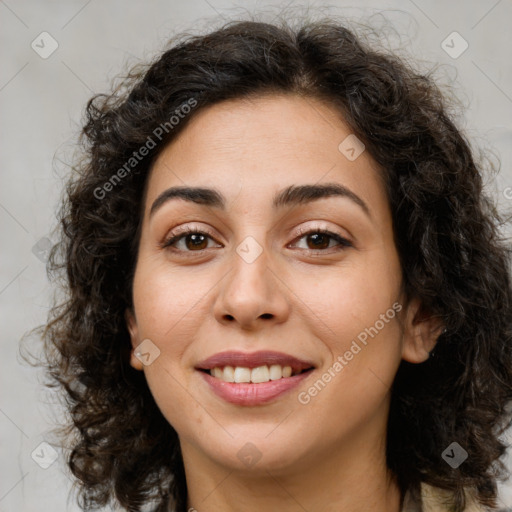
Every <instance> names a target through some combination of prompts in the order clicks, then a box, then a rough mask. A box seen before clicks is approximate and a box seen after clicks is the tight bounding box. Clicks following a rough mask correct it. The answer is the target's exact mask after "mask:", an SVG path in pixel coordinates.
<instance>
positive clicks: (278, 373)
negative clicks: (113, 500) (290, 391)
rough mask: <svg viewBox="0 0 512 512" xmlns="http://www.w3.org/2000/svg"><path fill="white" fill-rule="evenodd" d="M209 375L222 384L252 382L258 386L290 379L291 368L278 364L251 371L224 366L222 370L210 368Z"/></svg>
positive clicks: (241, 367) (259, 367)
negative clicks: (272, 381)
mask: <svg viewBox="0 0 512 512" xmlns="http://www.w3.org/2000/svg"><path fill="white" fill-rule="evenodd" d="M210 375H212V376H213V377H215V378H217V379H220V380H223V381H224V382H237V383H242V382H252V383H254V384H260V383H262V382H269V381H271V380H279V379H281V378H287V377H291V375H292V367H291V366H280V365H278V364H273V365H271V366H270V367H269V366H267V365H264V366H258V367H257V368H252V369H251V368H246V367H244V366H237V367H233V366H225V367H224V368H221V367H216V368H212V369H211V370H210Z"/></svg>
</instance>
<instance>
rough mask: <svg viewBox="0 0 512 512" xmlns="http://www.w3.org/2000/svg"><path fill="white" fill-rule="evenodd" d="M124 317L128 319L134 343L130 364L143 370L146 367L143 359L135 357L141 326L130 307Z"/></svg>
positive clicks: (132, 342) (127, 324)
mask: <svg viewBox="0 0 512 512" xmlns="http://www.w3.org/2000/svg"><path fill="white" fill-rule="evenodd" d="M124 318H125V320H126V327H127V328H128V332H129V333H130V341H131V344H132V350H131V353H130V365H131V366H132V367H133V368H135V369H136V370H142V369H143V368H144V365H143V364H142V361H140V359H138V358H137V357H135V348H136V347H137V346H138V345H139V344H140V338H139V328H138V326H137V320H136V318H135V314H134V312H133V311H132V310H131V309H130V308H126V310H125V312H124Z"/></svg>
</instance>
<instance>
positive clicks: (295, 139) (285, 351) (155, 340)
mask: <svg viewBox="0 0 512 512" xmlns="http://www.w3.org/2000/svg"><path fill="white" fill-rule="evenodd" d="M347 137H348V139H347ZM353 137H354V136H353V135H352V134H351V130H350V128H349V127H348V125H347V124H345V123H344V122H343V120H342V119H341V116H340V114H339V113H338V112H337V111H336V110H334V109H333V108H331V107H330V106H328V105H326V104H325V103H323V102H320V101H318V100H314V99H311V98H300V97H298V96H267V97H262V98H259V99H256V100H252V101H242V100H236V101H226V102H223V103H221V104H217V105H214V106H213V107H210V108H207V109H204V110H203V111H201V112H199V113H198V114H197V117H195V118H194V119H193V120H191V123H190V124H189V125H188V126H187V128H186V129H185V130H184V131H183V132H182V133H181V134H180V136H179V137H178V138H177V139H176V140H175V141H173V142H172V143H171V144H170V145H168V146H167V147H166V148H165V150H164V151H163V152H162V153H161V154H160V155H159V157H158V159H157V160H156V161H155V163H154V166H153V168H152V171H151V174H150V177H149V182H148V186H147V195H146V201H145V213H144V218H143V226H142V232H141V239H140V247H139V255H138V262H137V266H136V271H135V277H134V284H133V300H134V314H132V313H131V312H130V311H128V312H127V321H128V326H129V330H130V335H131V341H132V346H133V349H134V350H133V353H132V357H131V364H132V366H133V367H134V368H137V369H140V370H143V371H144V373H145V376H146V379H147V382H148V385H149V387H150V389H151V392H152V394H153V396H154V398H155V401H156V403H157V404H158V406H159V408H160V410H161V411H162V414H163V415H164V416H165V418H166V419H167V420H168V421H169V423H170V424H171V425H172V426H173V427H174V429H175V430H176V431H177V432H178V435H179V438H180V442H181V445H182V450H183V456H184V459H185V462H186V464H187V463H192V461H193V462H195V463H201V462H205V461H207V462H208V463H209V464H217V465H222V466H225V467H236V468H238V469H242V468H250V469H251V470H254V471H255V470H256V469H258V468H261V469H262V470H264V469H269V468H272V469H274V470H285V469H286V468H288V469H289V468H292V467H298V466H297V463H299V462H314V460H315V458H320V459H323V460H325V459H326V458H327V457H331V456H333V454H345V455H346V454H348V453H349V452H351V451H352V452H353V453H354V456H356V454H357V453H363V452H365V451H366V450H368V449H370V448H371V449H375V447H381V446H382V440H383V437H384V435H385V428H386V421H387V415H388V408H389V398H390V386H391V384H392V382H393V378H394V376H395V373H396V371H397V369H398V366H399V363H400V361H401V359H402V358H404V359H407V360H409V361H411V362H416V363H419V362H422V361H423V360H425V359H426V357H427V350H428V349H429V348H431V345H429V342H428V339H429V338H428V336H426V335H425V331H424V330H423V331H421V330H420V329H424V327H425V322H423V323H420V322H418V321H417V319H416V320H415V321H413V317H414V314H415V312H416V311H417V307H418V304H417V303H416V302H415V301H412V302H411V303H410V304H408V305H407V304H404V303H403V302H402V297H401V295H400V284H401V278H402V276H401V268H400V263H399V258H398V254H397V251H396V248H395V245H394V241H393V231H392V221H391V213H390V209H389V204H388V201H387V198H386V194H385V189H384V186H383V183H382V182H381V179H380V178H379V172H380V171H379V169H378V167H377V165H376V164H375V162H374V161H373V160H372V158H371V157H370V156H369V154H368V152H367V151H364V150H363V148H362V147H361V146H360V145H358V143H357V140H355V139H354V138H353ZM340 144H341V145H340ZM361 151H362V152H361ZM359 153H360V154H359ZM327 186H330V188H327ZM174 187H191V188H196V187H197V188H201V189H211V192H207V193H205V192H203V193H201V194H199V193H195V192H194V193H189V194H188V195H186V196H183V195H181V196H180V195H179V194H177V193H175V192H174V193H171V190H172V189H173V188H174ZM187 229H188V230H196V231H199V232H200V233H198V234H195V235H194V234H192V235H190V234H189V235H187V231H186V230H187ZM318 231H320V233H319V232H318ZM325 231H327V232H329V233H328V234H326V233H323V232H325ZM179 235H181V236H179ZM173 236H177V237H178V238H175V239H174V241H171V242H170V244H167V246H166V240H169V239H171V238H172V237H173ZM399 316H400V317H401V321H402V322H403V324H402V326H401V324H399V322H398V317H399ZM421 326H423V327H421ZM141 344H142V345H141ZM137 354H139V355H138V356H137ZM141 360H142V362H141ZM214 368H217V369H214ZM290 369H291V370H290ZM290 371H291V372H292V375H290ZM298 372H302V373H298ZM233 380H235V382H233ZM249 380H250V382H248V381H249ZM230 381H231V382H230Z"/></svg>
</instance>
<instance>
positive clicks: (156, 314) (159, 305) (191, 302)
mask: <svg viewBox="0 0 512 512" xmlns="http://www.w3.org/2000/svg"><path fill="white" fill-rule="evenodd" d="M209 280H210V281H212V283H210V284H209ZM213 284H214V282H213V279H212V276H210V275H209V274H208V273H207V272H200V271H198V270H197V269H196V270H195V271H194V270H192V267H190V270H185V269H179V270H174V269H173V268H172V267H171V266H170V265H169V264H168V263H166V262H163V263H162V262H155V263H154V264H151V261H146V262H145V264H141V265H140V266H139V267H138V268H137V272H136V273H135V279H134V284H133V295H134V303H135V310H136V312H137V321H138V325H139V329H140V331H141V332H140V335H141V336H144V335H145V334H146V336H148V337H149V334H151V335H152V336H154V337H156V339H158V340H159V341H160V342H161V343H162V344H163V345H164V346H165V345H166V344H167V343H168V341H169V340H172V339H176V338H177V337H178V336H177V335H176V333H179V332H183V331H184V330H188V329H189V328H193V327H192V326H193V325H195V322H197V317H198V315H201V314H202V308H203V305H204V304H205V302H206V301H205V300H204V299H205V298H206V296H207V293H208V290H210V289H211V287H212V286H213ZM179 338H181V339H183V337H182V336H181V337H179Z"/></svg>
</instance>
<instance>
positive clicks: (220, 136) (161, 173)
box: [146, 95, 387, 213]
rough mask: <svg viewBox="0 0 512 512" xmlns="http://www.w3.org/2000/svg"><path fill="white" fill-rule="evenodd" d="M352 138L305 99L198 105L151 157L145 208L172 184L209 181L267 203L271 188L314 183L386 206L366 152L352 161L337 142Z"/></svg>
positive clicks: (322, 106) (326, 110) (328, 111)
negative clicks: (172, 137)
mask: <svg viewBox="0 0 512 512" xmlns="http://www.w3.org/2000/svg"><path fill="white" fill-rule="evenodd" d="M347 137H348V139H347ZM353 137H354V134H353V133H352V130H351V129H350V127H349V125H348V124H347V123H346V122H345V121H344V120H343V118H342V115H341V113H340V112H339V111H338V110H337V109H336V108H334V107H333V106H331V105H329V104H327V103H325V102H322V101H320V100H317V99H313V98H309V97H308V98H304V97H300V96H296V95H287V96H284V95H283V96H264V97H260V98H256V99H251V100H228V101H224V102H221V103H218V104H215V105H213V106H211V107H207V108H204V109H203V110H202V111H199V112H197V113H196V115H195V116H194V118H193V119H191V122H190V123H189V124H188V126H187V127H186V128H185V129H184V130H183V131H182V132H181V133H180V134H179V136H178V137H177V138H176V139H175V140H173V141H172V142H171V143H169V144H168V146H167V147H166V148H165V149H164V150H163V151H162V152H161V153H160V155H159V157H158V158H157V159H156V161H155V163H154V165H153V168H152V171H151V174H150V177H149V182H148V190H147V198H146V213H147V212H148V209H149V208H150V206H151V204H152V202H153V201H154V200H155V198H156V197H157V196H158V195H159V194H160V193H161V192H162V191H163V190H165V189H167V188H169V187H172V186H204V187H211V188H215V189H217V190H222V194H223V195H224V196H225V197H226V198H227V201H228V202H229V201H230V200H234V199H235V198H237V200H240V199H242V200H243V201H247V200H249V199H251V200H256V199H261V200H262V201H263V200H268V206H269V208H270V206H271V204H270V203H271V200H272V198H273V197H274V194H275V193H276V192H277V191H279V190H282V189H283V188H285V187H287V186H290V185H292V184H314V183H322V182H331V183H332V182H336V183H340V184H342V185H344V186H346V187H347V188H349V189H351V190H353V191H354V192H355V193H356V194H357V195H361V196H364V198H365V202H367V203H373V204H375V203H379V202H381V203H382V202H383V203H384V204H383V205H382V206H383V207H386V204H387V199H386V196H385V191H384V186H383V183H382V181H381V171H380V169H379V168H378V166H377V164H376V163H375V161H374V160H373V159H372V158H371V157H370V155H369V154H368V152H366V151H363V152H362V153H361V154H360V156H358V157H357V158H356V159H355V160H351V159H349V158H347V154H346V153H344V152H343V149H344V145H343V144H342V143H343V142H344V141H347V140H348V141H352V140H353V139H352V138H353ZM340 144H342V147H341V150H340ZM356 149H358V148H356ZM349 156H350V153H349ZM240 196H241V197H240ZM377 206H378V204H377Z"/></svg>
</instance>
